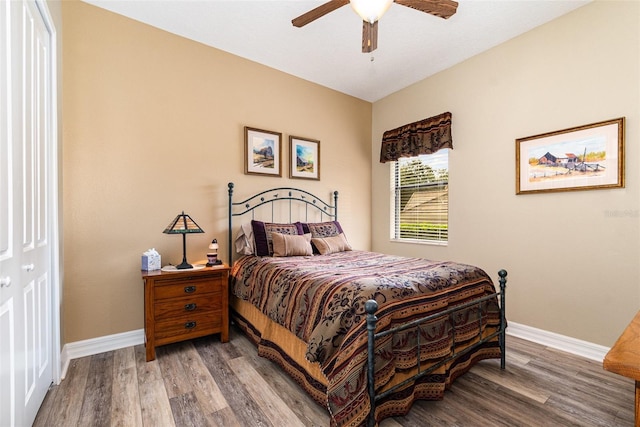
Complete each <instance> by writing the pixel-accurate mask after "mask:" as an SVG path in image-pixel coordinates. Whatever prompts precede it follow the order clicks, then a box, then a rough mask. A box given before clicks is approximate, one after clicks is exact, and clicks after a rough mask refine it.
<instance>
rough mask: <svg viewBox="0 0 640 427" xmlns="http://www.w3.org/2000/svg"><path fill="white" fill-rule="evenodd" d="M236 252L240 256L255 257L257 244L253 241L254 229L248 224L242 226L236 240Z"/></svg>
mask: <svg viewBox="0 0 640 427" xmlns="http://www.w3.org/2000/svg"><path fill="white" fill-rule="evenodd" d="M235 246H236V252H237V253H238V254H240V255H254V254H255V253H256V244H255V242H254V241H253V228H252V227H251V224H249V223H246V224H242V225H241V226H240V229H239V230H238V234H237V235H236V240H235Z"/></svg>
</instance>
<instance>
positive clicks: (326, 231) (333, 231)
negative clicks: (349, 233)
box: [300, 221, 343, 237]
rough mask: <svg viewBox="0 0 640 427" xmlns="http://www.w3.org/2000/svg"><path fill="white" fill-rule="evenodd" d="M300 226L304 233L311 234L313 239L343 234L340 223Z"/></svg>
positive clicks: (310, 223) (329, 222)
mask: <svg viewBox="0 0 640 427" xmlns="http://www.w3.org/2000/svg"><path fill="white" fill-rule="evenodd" d="M300 225H301V227H302V231H303V233H311V237H331V236H337V235H338V234H340V233H342V232H343V231H342V227H340V223H339V222H338V221H327V222H303V223H300Z"/></svg>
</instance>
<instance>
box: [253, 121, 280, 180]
mask: <svg viewBox="0 0 640 427" xmlns="http://www.w3.org/2000/svg"><path fill="white" fill-rule="evenodd" d="M281 141H282V134H281V133H278V132H271V131H268V130H262V129H255V128H250V127H248V126H245V127H244V173H245V174H247V175H270V176H282V162H281V158H282V143H281Z"/></svg>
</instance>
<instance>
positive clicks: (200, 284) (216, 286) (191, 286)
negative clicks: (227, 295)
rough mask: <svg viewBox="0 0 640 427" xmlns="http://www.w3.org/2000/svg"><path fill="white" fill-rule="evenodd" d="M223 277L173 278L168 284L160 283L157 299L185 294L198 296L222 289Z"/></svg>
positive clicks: (157, 289) (157, 288)
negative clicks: (176, 279)
mask: <svg viewBox="0 0 640 427" xmlns="http://www.w3.org/2000/svg"><path fill="white" fill-rule="evenodd" d="M222 285H223V281H222V278H220V279H216V278H207V279H199V280H184V281H178V283H176V281H174V280H172V281H171V282H168V283H167V284H163V283H158V284H156V288H155V299H156V300H161V299H168V298H178V297H184V296H192V297H193V296H197V295H200V294H205V293H210V292H215V291H220V289H221V288H222Z"/></svg>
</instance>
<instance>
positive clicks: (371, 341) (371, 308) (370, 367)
mask: <svg viewBox="0 0 640 427" xmlns="http://www.w3.org/2000/svg"><path fill="white" fill-rule="evenodd" d="M335 197H336V199H337V197H338V192H336V193H335ZM364 310H365V311H366V312H367V386H368V390H369V405H370V409H369V418H368V419H367V426H368V427H374V426H375V424H376V414H375V412H376V388H375V381H374V380H375V378H374V371H375V363H374V361H373V357H374V348H375V332H376V323H377V322H378V318H377V317H376V315H375V312H376V311H377V310H378V303H377V302H376V301H375V300H372V299H370V300H369V301H367V302H366V303H365V304H364Z"/></svg>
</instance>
